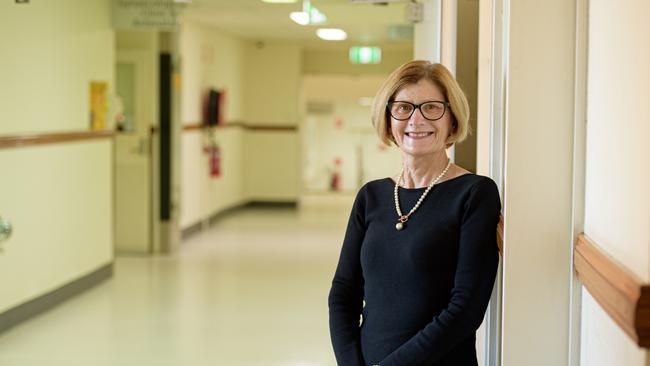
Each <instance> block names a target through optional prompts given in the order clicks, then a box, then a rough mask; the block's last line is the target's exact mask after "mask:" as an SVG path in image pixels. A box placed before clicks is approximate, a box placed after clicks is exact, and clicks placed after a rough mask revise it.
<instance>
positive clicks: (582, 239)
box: [573, 234, 650, 348]
mask: <svg viewBox="0 0 650 366" xmlns="http://www.w3.org/2000/svg"><path fill="white" fill-rule="evenodd" d="M573 262H574V267H575V270H576V273H577V275H578V278H579V279H580V281H581V282H582V284H583V285H584V286H585V287H586V288H587V290H588V291H589V293H590V294H591V296H592V297H593V298H594V299H595V300H596V301H597V302H598V304H600V306H601V307H602V308H603V309H604V310H605V312H606V313H607V314H608V315H609V316H610V317H611V318H612V319H613V320H614V321H615V322H616V324H618V326H619V327H621V329H623V331H624V332H625V333H627V335H628V336H630V338H632V339H633V340H634V341H635V342H636V343H637V344H638V345H639V346H640V347H646V348H647V347H650V286H649V285H648V284H645V283H643V281H642V280H641V279H640V278H639V277H637V276H636V275H635V274H634V273H632V272H630V271H629V270H628V269H627V268H625V267H624V266H623V265H622V264H620V263H618V262H617V261H616V260H614V259H613V258H612V257H610V256H609V255H607V254H606V253H605V252H604V251H602V250H601V249H600V248H599V247H598V246H597V245H596V244H595V243H594V242H593V241H592V240H591V239H590V238H589V237H587V236H586V235H585V234H580V235H579V236H578V238H577V239H576V243H575V248H574V260H573Z"/></svg>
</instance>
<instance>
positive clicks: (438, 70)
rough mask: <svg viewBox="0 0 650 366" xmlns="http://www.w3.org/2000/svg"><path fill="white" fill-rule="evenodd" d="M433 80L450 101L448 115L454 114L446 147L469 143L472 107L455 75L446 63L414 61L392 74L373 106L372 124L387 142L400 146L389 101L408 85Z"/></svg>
mask: <svg viewBox="0 0 650 366" xmlns="http://www.w3.org/2000/svg"><path fill="white" fill-rule="evenodd" d="M422 79H425V80H429V81H430V82H432V83H433V85H435V86H436V87H438V88H439V89H440V91H441V92H442V95H443V96H444V98H445V101H446V102H449V109H448V112H451V117H452V118H451V122H452V133H451V134H450V135H449V137H448V138H447V142H446V147H447V148H449V147H451V146H452V145H453V144H455V143H458V142H462V141H463V140H465V138H466V137H467V135H468V134H469V133H470V131H469V105H468V104H467V98H466V97H465V94H464V93H463V91H462V90H461V88H460V85H458V82H457V81H456V80H455V79H454V77H453V76H452V75H451V72H449V70H448V69H447V68H446V67H444V66H443V65H442V64H434V63H431V62H429V61H422V60H416V61H410V62H407V63H405V64H404V65H402V66H400V67H399V68H398V69H397V70H395V71H393V73H391V74H390V76H389V77H388V79H386V81H384V84H382V86H381V88H379V91H378V92H377V95H376V96H375V99H374V101H373V103H372V107H371V114H372V124H373V126H375V129H376V130H377V134H378V135H379V138H380V139H381V141H382V142H383V143H385V144H386V145H390V144H391V143H393V144H396V145H397V143H396V142H395V138H394V137H393V134H392V133H391V130H390V121H391V116H390V113H389V112H388V109H387V108H386V105H387V103H388V102H391V101H393V100H394V98H395V95H396V94H397V93H398V92H399V91H400V90H402V88H404V87H405V86H407V85H411V84H416V83H417V82H419V81H420V80H422Z"/></svg>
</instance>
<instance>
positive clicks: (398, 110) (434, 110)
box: [389, 102, 445, 120]
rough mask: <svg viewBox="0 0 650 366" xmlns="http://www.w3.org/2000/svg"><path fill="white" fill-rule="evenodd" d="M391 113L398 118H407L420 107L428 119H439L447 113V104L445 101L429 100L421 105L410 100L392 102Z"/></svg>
mask: <svg viewBox="0 0 650 366" xmlns="http://www.w3.org/2000/svg"><path fill="white" fill-rule="evenodd" d="M389 108H390V114H391V116H393V118H395V119H397V120H406V119H409V118H410V117H411V115H412V114H413V112H415V109H420V113H422V116H423V117H424V118H426V119H430V120H437V119H440V118H442V116H443V115H444V114H445V104H444V103H443V102H427V103H422V104H420V105H419V106H417V105H415V104H411V103H408V102H392V103H391V104H389Z"/></svg>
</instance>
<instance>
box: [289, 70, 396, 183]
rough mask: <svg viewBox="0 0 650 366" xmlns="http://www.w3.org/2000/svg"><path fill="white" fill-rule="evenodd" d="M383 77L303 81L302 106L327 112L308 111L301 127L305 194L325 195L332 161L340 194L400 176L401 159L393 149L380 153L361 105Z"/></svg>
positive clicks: (324, 77) (311, 77)
mask: <svg viewBox="0 0 650 366" xmlns="http://www.w3.org/2000/svg"><path fill="white" fill-rule="evenodd" d="M390 71H392V70H390ZM390 71H388V72H390ZM386 77H387V74H384V75H358V76H350V75H343V74H341V75H305V76H304V77H303V87H302V91H303V94H304V97H303V98H304V100H305V101H306V103H307V104H308V105H310V104H315V105H321V106H331V111H329V112H324V111H321V112H314V111H312V112H310V111H309V108H308V109H307V114H306V118H305V120H304V121H303V124H302V125H301V136H302V137H301V138H302V141H303V143H302V151H303V153H302V180H303V188H305V191H304V192H303V193H304V194H309V193H310V192H308V191H311V192H317V191H326V190H328V189H329V183H330V179H331V176H330V174H331V172H332V170H333V169H334V158H336V157H339V158H341V159H342V160H343V164H342V166H341V168H340V173H341V177H342V188H343V190H346V191H352V192H354V193H356V191H357V190H358V189H359V188H361V185H362V184H363V183H365V182H367V181H369V180H373V179H378V178H385V177H388V176H392V175H394V174H397V173H398V172H399V169H400V166H401V155H400V153H399V151H398V150H397V148H395V147H384V146H383V144H382V143H381V142H380V141H379V138H378V136H377V133H376V132H375V129H374V127H373V126H372V122H371V120H370V107H369V106H368V105H367V104H366V103H369V102H370V101H371V100H372V98H373V97H374V95H375V93H376V92H377V90H379V87H380V86H381V83H383V81H384V80H385V79H386ZM362 99H363V100H362ZM363 104H365V105H363ZM337 119H340V120H341V121H342V126H341V127H340V128H339V127H337V126H336V120H337Z"/></svg>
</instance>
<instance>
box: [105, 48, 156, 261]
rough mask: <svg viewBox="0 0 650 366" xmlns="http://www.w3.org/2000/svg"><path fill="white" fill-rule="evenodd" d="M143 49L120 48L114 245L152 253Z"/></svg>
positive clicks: (118, 248)
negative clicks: (121, 111) (121, 115)
mask: <svg viewBox="0 0 650 366" xmlns="http://www.w3.org/2000/svg"><path fill="white" fill-rule="evenodd" d="M145 63H146V54H145V53H144V52H134V51H120V50H118V51H117V64H116V70H115V71H116V90H117V94H118V96H119V99H121V102H122V105H123V108H122V109H123V117H122V118H121V121H120V122H119V126H120V130H121V131H119V133H118V135H117V137H116V138H115V155H114V157H115V159H114V162H115V249H116V251H117V252H118V253H139V254H146V253H151V251H152V250H151V247H152V246H151V243H152V240H151V236H152V235H151V137H150V128H151V127H150V124H151V123H150V121H149V120H148V119H149V118H148V114H149V113H148V111H150V110H151V103H152V101H151V100H150V99H151V98H148V94H152V93H147V91H148V90H147V89H148V88H147V85H146V77H145V75H144V73H145V72H146V70H145V69H144V65H145Z"/></svg>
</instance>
